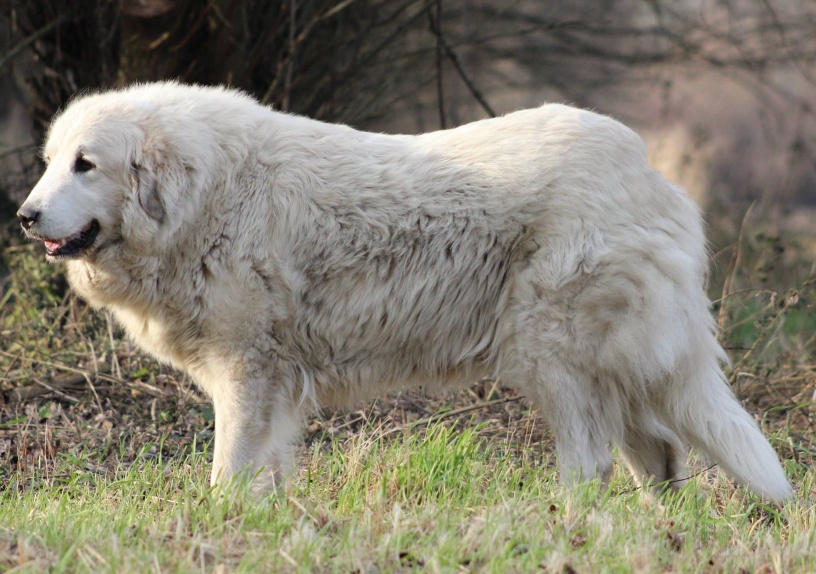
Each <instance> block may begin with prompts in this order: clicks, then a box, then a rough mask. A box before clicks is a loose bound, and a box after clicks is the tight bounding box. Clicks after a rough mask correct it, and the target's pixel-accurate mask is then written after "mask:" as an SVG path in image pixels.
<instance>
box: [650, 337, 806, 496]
mask: <svg viewBox="0 0 816 574" xmlns="http://www.w3.org/2000/svg"><path fill="white" fill-rule="evenodd" d="M712 339H713V336H712ZM713 344H714V345H716V346H717V348H719V345H718V344H717V343H716V341H714V342H713ZM709 353H710V351H709ZM723 355H724V353H723ZM706 363H708V364H697V365H689V368H688V369H686V372H685V373H677V374H676V375H677V378H676V379H675V380H674V381H673V383H674V384H672V385H670V388H669V389H668V397H667V399H668V400H667V401H666V403H665V404H664V405H663V409H662V410H663V413H664V416H665V417H666V422H668V423H669V426H671V427H673V428H674V430H675V432H677V433H678V434H680V435H681V436H682V437H684V438H685V439H686V440H688V441H689V442H690V443H691V445H692V446H693V447H694V448H696V449H698V450H699V451H700V452H702V453H703V454H704V455H705V456H707V457H708V458H710V459H711V462H716V463H717V464H718V465H719V466H720V468H722V469H723V470H724V471H725V473H726V474H728V475H729V476H731V478H733V479H734V480H736V481H737V482H740V483H741V484H744V485H745V486H746V487H748V488H749V489H750V490H752V491H753V492H756V493H757V494H759V495H760V496H762V497H764V498H766V499H770V500H773V501H777V502H780V501H783V500H785V499H787V498H790V497H791V496H792V495H793V491H792V490H791V487H790V484H789V483H788V479H787V477H786V476H785V472H784V470H782V466H781V465H780V463H779V458H778V457H777V455H776V452H775V451H774V449H773V448H772V447H771V445H770V443H768V441H767V440H766V439H765V437H764V436H763V434H762V432H761V431H760V430H759V427H758V426H757V424H756V422H755V421H754V419H753V418H752V417H751V415H749V414H748V413H747V412H746V411H745V409H744V408H742V405H740V403H739V402H738V401H737V399H736V398H735V397H734V394H733V393H732V392H731V388H730V387H729V385H728V382H727V381H726V379H725V376H724V375H723V372H722V370H721V369H720V367H719V364H718V361H717V359H716V358H714V357H712V358H711V360H709V361H706Z"/></svg>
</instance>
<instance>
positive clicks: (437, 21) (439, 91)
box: [428, 0, 448, 130]
mask: <svg viewBox="0 0 816 574" xmlns="http://www.w3.org/2000/svg"><path fill="white" fill-rule="evenodd" d="M428 26H429V27H430V29H431V33H432V34H433V35H434V36H436V101H437V106H438V108H439V129H442V130H444V129H445V128H446V127H448V121H447V118H446V117H445V90H444V78H443V70H442V53H443V46H442V3H441V1H440V0H436V16H435V17H434V15H433V13H432V12H431V10H428Z"/></svg>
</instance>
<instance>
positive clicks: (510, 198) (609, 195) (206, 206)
mask: <svg viewBox="0 0 816 574" xmlns="http://www.w3.org/2000/svg"><path fill="white" fill-rule="evenodd" d="M45 161H46V163H47V164H48V168H47V169H46V171H45V174H44V175H43V177H42V179H41V180H40V182H39V183H38V184H37V186H36V187H35V188H34V190H33V191H32V192H31V195H30V196H29V197H28V199H27V201H26V202H25V204H24V205H23V206H22V208H21V209H20V212H19V214H18V215H19V217H20V219H21V222H22V225H23V227H24V228H25V230H26V231H27V233H28V234H29V235H30V236H31V237H33V238H37V239H40V240H42V241H43V242H44V244H45V247H46V250H47V253H48V258H49V259H50V260H53V261H58V260H65V261H66V263H67V268H68V278H69V280H70V283H71V285H72V286H73V288H74V289H75V290H76V291H77V292H78V293H79V294H80V295H81V296H82V297H83V298H85V299H86V300H87V301H88V302H89V303H90V304H91V305H93V306H95V307H100V308H105V309H109V310H110V311H111V312H112V313H113V315H114V316H115V317H116V318H117V319H118V321H119V322H120V323H121V324H122V325H123V326H124V328H125V329H126V330H127V332H128V333H129V334H130V335H131V336H132V337H133V338H134V339H135V340H136V341H137V342H138V343H139V344H140V345H141V346H142V347H143V348H144V349H146V350H147V351H148V352H150V353H151V354H153V355H155V356H156V357H157V358H159V359H160V360H162V361H166V362H168V363H171V364H172V365H175V366H176V367H178V368H180V369H184V370H185V371H187V372H188V373H190V375H191V376H192V377H193V378H194V379H195V380H196V381H197V383H198V384H199V385H200V386H201V388H202V389H204V390H205V391H206V392H207V393H208V394H209V395H210V396H211V397H212V400H213V402H214V405H215V422H216V435H215V454H214V462H213V470H212V481H213V483H217V482H221V481H224V480H225V479H228V478H230V477H232V476H233V475H235V474H236V473H238V472H239V471H242V470H248V471H249V472H253V473H255V472H258V477H259V478H258V479H259V480H263V479H265V480H266V481H267V482H278V481H279V480H280V479H281V478H282V477H283V476H284V475H285V474H286V472H287V471H288V469H289V468H290V465H291V462H292V458H293V446H294V444H295V442H296V440H297V438H298V434H299V428H300V426H301V422H302V421H303V418H304V416H306V415H307V414H308V413H309V412H311V411H313V409H315V408H317V407H336V406H339V405H347V404H349V402H350V401H356V400H359V399H360V398H362V397H367V396H371V395H378V394H381V393H383V392H386V391H388V390H392V389H397V388H403V387H406V386H418V385H425V386H427V387H441V386H443V385H446V384H450V383H464V382H468V381H472V380H475V379H477V378H479V377H482V376H500V377H501V380H502V381H503V382H504V383H506V384H509V385H512V386H514V387H516V388H519V389H521V390H522V391H523V392H524V393H526V395H527V396H528V397H529V398H530V399H531V400H532V401H533V402H534V403H535V405H537V406H538V407H539V408H540V409H541V411H543V413H544V415H545V416H546V417H547V419H548V420H549V422H550V423H551V425H552V428H553V430H554V432H555V436H556V443H557V451H558V457H559V465H560V473H561V477H562V480H563V481H566V482H567V483H568V484H571V483H574V482H576V481H580V480H586V479H588V478H591V477H593V476H598V477H600V478H601V479H604V480H605V479H607V477H608V476H609V473H610V470H611V466H612V459H611V456H610V447H611V445H612V444H617V445H618V446H619V447H620V452H621V453H622V455H623V457H624V459H625V460H626V462H627V464H628V465H629V467H630V468H631V470H632V472H633V473H634V475H635V477H636V478H637V480H638V481H639V482H641V483H652V484H656V483H660V482H664V481H676V482H673V483H671V486H673V487H676V486H678V485H679V484H680V483H681V482H682V477H683V476H684V472H685V471H684V460H685V450H684V447H683V441H687V442H688V443H691V445H693V446H694V447H696V448H698V449H699V450H700V451H702V452H703V453H704V454H705V455H707V456H708V457H710V458H711V459H713V461H716V462H717V463H719V465H720V466H721V467H722V468H723V469H724V470H725V471H726V472H727V473H728V474H729V475H731V476H732V477H733V478H734V479H736V480H738V481H739V482H741V483H743V484H745V485H747V486H748V488H750V489H751V490H753V491H755V492H757V493H759V494H761V495H763V496H764V497H766V498H768V499H772V500H783V499H785V498H788V497H790V496H791V494H792V492H791V488H790V486H789V484H788V481H787V479H786V477H785V474H784V472H783V470H782V468H781V466H780V464H779V461H778V459H777V456H776V454H775V452H774V451H773V449H772V448H771V446H770V445H769V444H768V442H767V441H766V440H765V438H764V437H763V436H762V434H761V432H760V430H759V428H758V427H757V425H756V423H755V422H754V420H753V418H752V417H751V416H750V415H748V413H746V412H745V410H743V408H742V407H741V406H740V404H739V402H737V400H735V398H734V396H733V395H732V393H731V390H730V389H729V387H728V385H727V383H726V380H725V379H724V377H723V374H722V372H721V370H720V366H719V364H720V362H721V361H724V360H725V358H726V357H725V354H724V352H723V350H722V348H721V347H720V345H719V344H718V343H717V340H716V338H715V327H714V323H713V321H712V318H711V316H710V313H709V301H708V299H707V298H706V295H705V293H704V283H705V277H706V245H705V239H704V235H703V226H702V223H701V217H700V214H699V212H698V210H697V208H696V207H695V205H694V204H693V203H692V202H691V201H690V200H689V198H688V197H687V196H686V194H685V193H684V192H683V191H682V190H680V189H678V188H677V187H674V186H672V185H670V184H668V183H666V181H664V180H663V178H662V177H661V176H660V175H659V174H658V173H657V172H655V171H654V170H652V169H651V168H650V167H649V166H648V165H647V163H646V158H645V154H644V147H643V144H642V142H641V140H640V138H638V136H636V135H635V134H634V133H633V132H631V131H630V130H629V129H627V128H626V127H624V126H622V125H621V124H619V123H617V122H615V121H613V120H611V119H609V118H607V117H604V116H601V115H597V114H594V113H591V112H587V111H582V110H578V109H574V108H570V107H566V106H562V105H547V106H544V107H541V108H538V109H534V110H527V111H520V112H516V113H512V114H510V115H507V116H505V117H502V118H497V119H490V120H484V121H480V122H476V123H472V124H469V125H465V126H462V127H460V128H456V129H452V130H447V131H440V132H435V133H429V134H424V135H419V136H405V135H382V134H373V133H366V132H360V131H356V130H354V129H351V128H348V127H345V126H339V125H330V124H325V123H321V122H318V121H313V120H310V119H306V118H302V117H297V116H293V115H287V114H282V113H278V112H274V111H272V110H271V109H269V108H266V107H263V106H261V105H259V104H257V103H256V102H255V101H254V100H252V99H251V98H249V97H247V96H246V95H244V94H242V93H240V92H236V91H232V90H228V89H220V88H204V87H191V86H184V85H180V84H177V83H158V84H149V85H139V86H134V87H131V88H128V89H125V90H121V91H113V92H108V93H102V94H97V95H89V96H83V97H80V98H78V99H76V100H75V101H74V102H73V103H71V105H70V106H68V108H67V110H65V112H64V113H62V114H61V115H59V116H58V117H57V118H56V119H55V121H54V123H53V125H52V126H51V129H50V133H49V135H48V139H47V143H46V145H45ZM261 469H263V470H261Z"/></svg>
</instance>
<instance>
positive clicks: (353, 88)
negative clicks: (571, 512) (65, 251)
mask: <svg viewBox="0 0 816 574" xmlns="http://www.w3.org/2000/svg"><path fill="white" fill-rule="evenodd" d="M814 30H816V4H814V3H813V2H812V1H808V0H679V1H678V0H571V1H566V2H548V1H546V0H501V1H488V0H4V2H3V8H2V10H1V11H0V77H2V78H3V80H0V162H3V163H2V165H0V169H2V170H3V173H4V177H3V179H2V183H0V186H1V187H2V189H0V195H5V196H6V206H5V207H2V206H0V215H2V218H3V219H5V217H6V216H11V214H13V209H12V207H13V205H14V204H15V203H16V202H19V201H20V200H21V199H22V198H23V197H24V195H25V193H26V192H27V190H28V188H29V186H30V185H31V183H32V181H33V180H34V179H36V175H37V173H38V170H39V167H38V166H37V165H36V146H37V145H38V143H39V142H40V141H41V138H42V133H43V130H44V129H45V127H46V126H47V123H48V121H49V118H50V117H51V116H52V114H53V113H54V112H55V111H56V110H58V109H59V108H60V107H61V106H63V105H64V104H65V102H66V101H67V100H68V99H69V98H70V97H71V96H72V95H73V94H75V93H77V92H80V91H83V90H88V89H95V88H106V87H111V86H118V85H123V84H126V83H129V82H134V81H147V80H157V79H165V78H176V79H179V80H181V81H185V82H197V83H205V84H228V85H231V86H235V87H239V88H242V89H244V90H246V91H248V92H250V93H252V94H253V95H254V96H256V97H257V98H258V99H260V100H261V101H263V102H265V103H268V104H269V105H271V106H273V107H274V108H276V109H279V110H285V111H291V112H294V113H300V114H305V115H308V116H311V117H314V118H318V119H322V120H327V121H339V122H344V123H348V124H350V125H353V126H355V127H359V128H364V129H372V130H383V131H402V132H409V133H410V132H418V131H425V130H431V129H437V128H439V127H451V126H454V125H457V124H461V123H464V122H467V121H471V120H474V119H479V118H482V117H487V116H490V115H495V114H502V113H506V112H508V111H511V110H513V109H515V108H519V107H525V106H534V105H538V104H540V103H543V102H545V101H565V102H570V103H574V104H577V105H580V106H585V107H591V108H593V109H595V110H597V111H600V112H602V113H609V114H612V115H614V116H615V117H618V118H619V119H621V120H623V121H624V122H626V123H627V124H629V125H631V126H632V127H634V128H635V129H637V130H638V131H639V132H640V133H641V135H643V136H644V138H645V139H646V141H647V144H648V146H649V149H650V154H651V155H652V159H653V161H654V163H655V164H656V165H657V166H658V167H659V168H660V169H661V170H662V171H664V172H665V173H666V175H667V176H668V177H669V178H670V179H673V180H676V181H678V182H679V183H681V184H683V185H684V186H686V187H687V188H689V189H690V190H691V191H692V193H693V194H694V195H695V197H697V198H698V200H699V201H700V202H701V203H704V204H706V205H707V207H708V208H709V209H710V210H712V211H719V212H723V213H730V212H733V213H741V210H744V206H745V205H746V204H747V203H748V202H750V201H754V200H759V203H760V204H761V205H763V206H766V207H768V208H769V209H770V208H773V209H776V210H780V209H782V210H786V209H792V208H794V207H795V208H803V207H807V206H808V205H811V206H813V205H816V181H815V179H816V178H815V177H814V157H816V155H814V148H815V147H816V126H815V125H814V118H813V111H814V106H815V105H816V101H814V99H816V85H814V83H815V82H816V67H815V66H814V60H815V59H816V34H814Z"/></svg>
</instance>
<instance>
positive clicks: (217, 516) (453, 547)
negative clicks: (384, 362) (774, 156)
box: [0, 228, 816, 573]
mask: <svg viewBox="0 0 816 574" xmlns="http://www.w3.org/2000/svg"><path fill="white" fill-rule="evenodd" d="M1 233H2V234H3V235H2V237H0V244H2V245H4V246H5V247H4V249H3V252H2V256H1V257H0V300H2V306H0V341H1V342H0V404H1V405H2V406H1V407H0V572H12V571H13V572H42V571H54V572H63V571H67V572H75V571H80V572H105V571H108V572H218V573H221V572H242V571H243V572H289V571H291V572H312V571H318V572H343V573H349V572H359V573H369V572H370V573H374V572H407V571H415V570H417V571H418V570H427V571H431V572H436V571H443V572H483V571H484V572H532V571H541V572H558V573H561V572H563V573H571V572H580V573H586V572H590V573H595V572H729V573H730V572H748V573H770V572H780V573H781V572H786V573H787V572H814V571H816V553H814V552H813V550H812V549H813V548H815V547H816V524H815V523H816V510H814V508H815V506H814V504H815V503H816V491H814V478H816V473H814V470H813V465H814V462H815V461H816V443H815V442H814V439H816V432H815V431H814V426H813V407H812V404H813V401H814V392H815V391H816V308H814V303H816V282H814V281H815V280H816V267H814V260H816V257H814V254H816V249H814V244H813V238H812V237H803V236H795V235H791V234H787V235H780V234H779V233H776V232H772V231H771V230H768V229H766V228H757V229H756V230H754V231H752V232H747V231H743V232H741V233H740V235H739V237H738V238H736V239H733V240H730V241H722V243H723V247H722V249H720V250H718V251H716V252H715V253H714V254H713V259H714V270H715V275H714V279H713V280H712V285H711V293H712V298H714V299H715V300H717V301H716V303H715V308H714V312H715V313H716V314H717V315H718V319H719V322H720V325H721V329H722V338H723V342H724V344H725V345H726V346H727V348H728V349H729V352H730V353H731V355H732V358H733V368H731V369H729V371H728V373H729V376H730V378H731V381H732V384H733V385H734V388H735V390H736V391H737V392H738V394H739V396H740V397H741V398H742V399H743V400H744V401H745V403H746V406H747V407H748V408H749V409H751V411H752V412H754V413H756V414H757V417H758V420H759V421H760V422H761V424H762V426H763V429H764V430H765V431H766V434H767V435H768V436H769V437H770V438H771V441H772V443H773V445H774V446H775V447H776V449H777V451H778V452H779V453H780V455H781V456H782V457H783V459H784V464H785V467H786V470H787V472H788V474H789V476H790V477H791V479H792V481H793V483H794V486H795V488H796V490H797V492H798V499H797V500H796V501H794V502H791V503H790V504H788V505H786V506H785V507H783V508H776V507H772V506H768V505H765V504H762V503H761V502H760V501H759V500H758V499H757V498H755V497H753V496H751V495H748V494H747V493H746V492H745V491H744V490H742V489H740V488H738V487H735V486H734V485H733V484H732V483H731V482H729V481H728V480H727V479H725V478H723V477H722V476H721V475H720V473H719V472H718V470H717V469H716V468H711V467H708V466H707V465H706V463H704V462H702V461H699V460H697V459H696V458H695V457H694V456H692V458H691V460H690V470H689V472H690V474H691V475H693V478H692V479H691V480H690V481H689V484H688V486H686V487H685V488H684V489H683V490H682V491H681V492H680V493H679V494H678V495H676V496H673V497H670V498H668V499H665V500H663V501H658V500H655V499H654V498H652V497H651V496H650V495H649V494H648V493H645V492H642V491H640V490H639V489H637V488H636V487H635V485H634V483H633V482H632V481H631V479H630V477H629V476H628V474H627V473H625V472H624V471H623V469H622V468H621V467H620V466H618V467H617V468H616V471H615V474H614V477H613V480H612V482H611V485H610V488H609V489H608V490H606V491H602V490H601V489H600V488H599V486H598V485H597V484H596V485H588V486H587V487H585V488H582V489H579V490H576V491H572V492H569V493H565V492H564V491H563V490H561V489H560V488H559V487H558V484H557V477H556V473H555V459H554V455H553V454H552V439H551V436H550V435H549V434H548V432H547V429H546V428H545V426H544V425H543V424H542V422H541V421H540V420H539V419H538V418H537V417H536V415H535V413H534V412H530V410H529V408H528V405H527V403H525V402H524V401H523V400H521V399H520V397H518V396H516V395H514V394H513V393H512V392H511V391H509V390H507V389H504V388H502V387H501V386H500V385H497V384H495V383H493V382H491V381H481V382H479V383H476V384H474V385H473V386H472V387H469V388H467V389H463V390H460V391H457V392H455V393H450V394H448V395H446V396H443V397H424V396H422V395H420V394H416V393H407V394H403V395H399V396H396V397H389V398H386V399H382V400H379V401H376V402H374V403H369V404H365V405H358V408H356V409H352V410H351V411H350V412H347V413H325V414H324V416H323V417H320V418H317V419H315V420H313V421H311V422H310V425H309V427H308V428H307V429H306V433H305V442H304V447H303V449H302V451H301V456H300V459H299V468H298V471H297V473H296V474H295V475H294V476H292V478H291V479H290V481H289V483H288V484H287V487H286V489H285V490H284V491H281V492H278V493H276V494H275V495H272V496H270V497H268V498H266V499H263V500H255V499H253V498H252V497H251V496H249V495H248V494H247V493H246V491H245V489H244V488H242V485H240V484H236V485H232V486H231V487H229V488H227V489H222V490H215V491H213V490H210V489H209V488H208V487H207V484H208V469H209V461H210V459H211V453H210V448H211V442H212V435H213V420H212V409H211V407H210V405H209V403H208V402H207V401H206V400H205V399H204V398H203V397H202V396H201V395H200V394H199V393H198V392H197V391H196V390H195V389H194V388H193V386H192V385H191V383H190V381H189V380H188V379H186V378H185V377H184V376H182V375H180V374H179V373H176V372H174V371H172V370H170V369H168V368H166V367H163V366H160V365H157V364H156V363H154V362H153V361H151V360H150V359H148V358H146V357H145V356H144V355H142V354H140V353H138V352H137V351H136V350H135V349H134V348H133V346H132V345H131V344H130V343H129V342H128V341H127V340H126V339H123V338H122V336H121V333H120V332H118V331H117V330H116V329H115V327H114V326H113V325H112V323H111V321H110V320H109V319H108V318H107V317H106V316H104V315H100V314H94V313H92V312H90V311H89V310H88V309H87V307H85V305H84V304H82V303H81V302H80V301H77V300H76V299H75V298H74V297H73V296H71V294H70V293H69V292H68V290H67V286H66V284H65V281H64V278H63V277H62V275H61V274H60V272H59V269H57V268H53V267H49V266H47V265H45V264H44V263H43V257H42V253H41V248H40V247H39V246H33V245H24V244H22V243H21V242H20V241H19V239H18V238H17V236H18V234H17V232H16V231H15V230H13V229H12V228H7V229H4V230H3V231H2V232H1Z"/></svg>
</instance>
